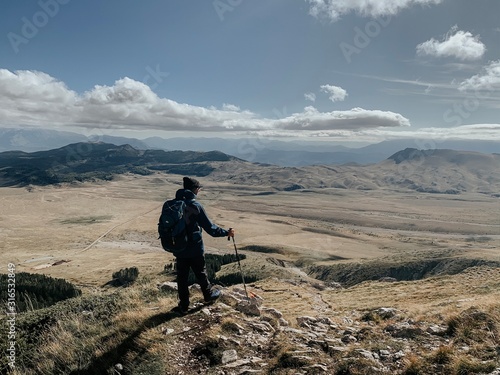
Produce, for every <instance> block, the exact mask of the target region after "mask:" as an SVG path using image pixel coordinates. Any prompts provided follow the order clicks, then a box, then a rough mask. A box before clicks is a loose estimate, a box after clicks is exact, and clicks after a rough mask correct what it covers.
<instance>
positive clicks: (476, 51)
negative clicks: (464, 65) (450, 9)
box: [417, 26, 486, 60]
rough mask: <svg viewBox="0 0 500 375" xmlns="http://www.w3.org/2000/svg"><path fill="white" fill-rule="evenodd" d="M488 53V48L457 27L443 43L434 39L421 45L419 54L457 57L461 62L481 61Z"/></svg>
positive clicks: (475, 37) (477, 38) (418, 48)
mask: <svg viewBox="0 0 500 375" xmlns="http://www.w3.org/2000/svg"><path fill="white" fill-rule="evenodd" d="M485 52H486V46H485V45H484V44H483V43H482V42H481V41H480V40H479V36H474V35H472V34H471V33H470V32H468V31H462V30H458V28H457V27H456V26H455V27H453V28H452V29H451V30H450V31H449V32H448V34H447V35H446V36H445V38H444V40H443V41H438V40H436V39H434V38H432V39H430V40H428V41H426V42H424V43H422V44H419V45H418V46H417V54H418V55H420V56H425V55H428V56H432V57H455V58H457V59H459V60H479V59H480V58H481V57H483V55H484V53H485Z"/></svg>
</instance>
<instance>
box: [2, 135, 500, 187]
mask: <svg viewBox="0 0 500 375" xmlns="http://www.w3.org/2000/svg"><path fill="white" fill-rule="evenodd" d="M155 172H164V173H172V174H184V175H194V176H198V177H206V178H208V179H210V180H213V181H228V182H232V183H235V184H240V185H251V186H261V187H268V188H269V189H271V190H278V191H279V190H300V189H324V188H337V189H356V190H377V189H393V190H410V191H411V190H413V191H417V192H424V193H438V194H460V193H464V192H475V193H484V194H490V195H495V196H500V155H499V154H482V153H478V152H468V151H455V150H417V149H414V148H407V149H405V150H402V151H398V152H396V153H395V154H393V155H391V156H390V157H389V158H388V159H386V160H384V161H382V162H379V163H376V164H369V165H352V164H344V165H317V166H304V167H280V166H276V165H269V164H261V163H250V162H247V161H244V160H241V159H238V158H236V157H233V156H229V155H226V154H224V153H222V152H219V151H211V152H195V151H162V150H137V149H135V148H133V147H132V146H130V145H123V146H115V145H112V144H107V143H75V144H71V145H68V146H65V147H62V148H58V149H54V150H49V151H39V152H34V153H26V152H21V151H9V152H3V153H0V186H25V185H29V184H34V185H48V184H57V183H63V182H75V181H89V180H95V179H104V180H110V179H112V178H113V176H114V175H117V174H122V173H136V174H143V175H145V174H152V173H155Z"/></svg>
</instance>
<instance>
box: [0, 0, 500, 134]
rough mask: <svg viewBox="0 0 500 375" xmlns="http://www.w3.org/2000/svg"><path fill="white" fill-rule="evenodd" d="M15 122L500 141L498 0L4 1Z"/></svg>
mask: <svg viewBox="0 0 500 375" xmlns="http://www.w3.org/2000/svg"><path fill="white" fill-rule="evenodd" d="M0 8H1V12H0V29H1V30H0V127H12V126H30V127H41V128H53V129H59V130H72V131H75V130H76V131H78V132H81V133H84V134H98V133H106V134H115V135H128V136H135V137H138V138H145V137H147V136H151V135H159V136H163V137H168V136H173V135H175V136H177V135H180V134H182V135H186V136H207V135H208V136H228V137H229V136H242V135H254V136H260V137H262V136H263V137H275V138H282V139H290V138H292V137H300V138H309V139H321V140H332V142H333V141H335V142H377V141H382V140H385V139H393V138H399V137H417V138H431V139H442V138H465V139H467V138H471V139H488V140H491V139H497V140H500V125H499V124H500V116H499V110H500V101H499V99H500V95H499V94H500V45H499V43H498V41H499V40H500V22H499V21H498V20H497V18H498V14H500V2H499V1H498V0H475V1H473V0H209V1H199V0H198V1H194V0H171V1H159V0H156V1H154V0H150V1H142V2H139V1H132V0H106V1H102V0H101V1H97V0H87V1H85V2H83V1H76V0H40V1H16V0H5V1H3V2H2V4H1V5H0Z"/></svg>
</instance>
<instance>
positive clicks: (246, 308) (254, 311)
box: [235, 301, 261, 316]
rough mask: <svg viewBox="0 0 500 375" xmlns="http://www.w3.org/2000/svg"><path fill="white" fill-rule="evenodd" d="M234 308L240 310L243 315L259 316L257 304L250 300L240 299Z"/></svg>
mask: <svg viewBox="0 0 500 375" xmlns="http://www.w3.org/2000/svg"><path fill="white" fill-rule="evenodd" d="M235 308H236V310H238V311H240V312H242V313H243V314H245V315H250V316H260V315H261V311H260V309H259V306H258V305H257V304H255V303H252V302H250V301H241V302H240V303H238V304H237V305H236V307H235Z"/></svg>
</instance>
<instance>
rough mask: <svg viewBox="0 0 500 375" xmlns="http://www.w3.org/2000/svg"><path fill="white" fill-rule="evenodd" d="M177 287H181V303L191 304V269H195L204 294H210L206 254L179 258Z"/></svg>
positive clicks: (177, 260) (186, 305) (182, 304)
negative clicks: (189, 282)
mask: <svg viewBox="0 0 500 375" xmlns="http://www.w3.org/2000/svg"><path fill="white" fill-rule="evenodd" d="M176 262H177V287H178V288H179V305H181V306H182V307H186V308H187V307H188V306H189V285H188V278H189V269H192V270H193V273H194V276H195V277H196V281H197V282H198V284H199V285H200V287H201V291H202V293H203V296H204V297H205V298H207V297H208V296H210V282H209V281H208V277H207V267H206V265H205V256H203V255H201V256H197V257H194V258H177V259H176Z"/></svg>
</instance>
